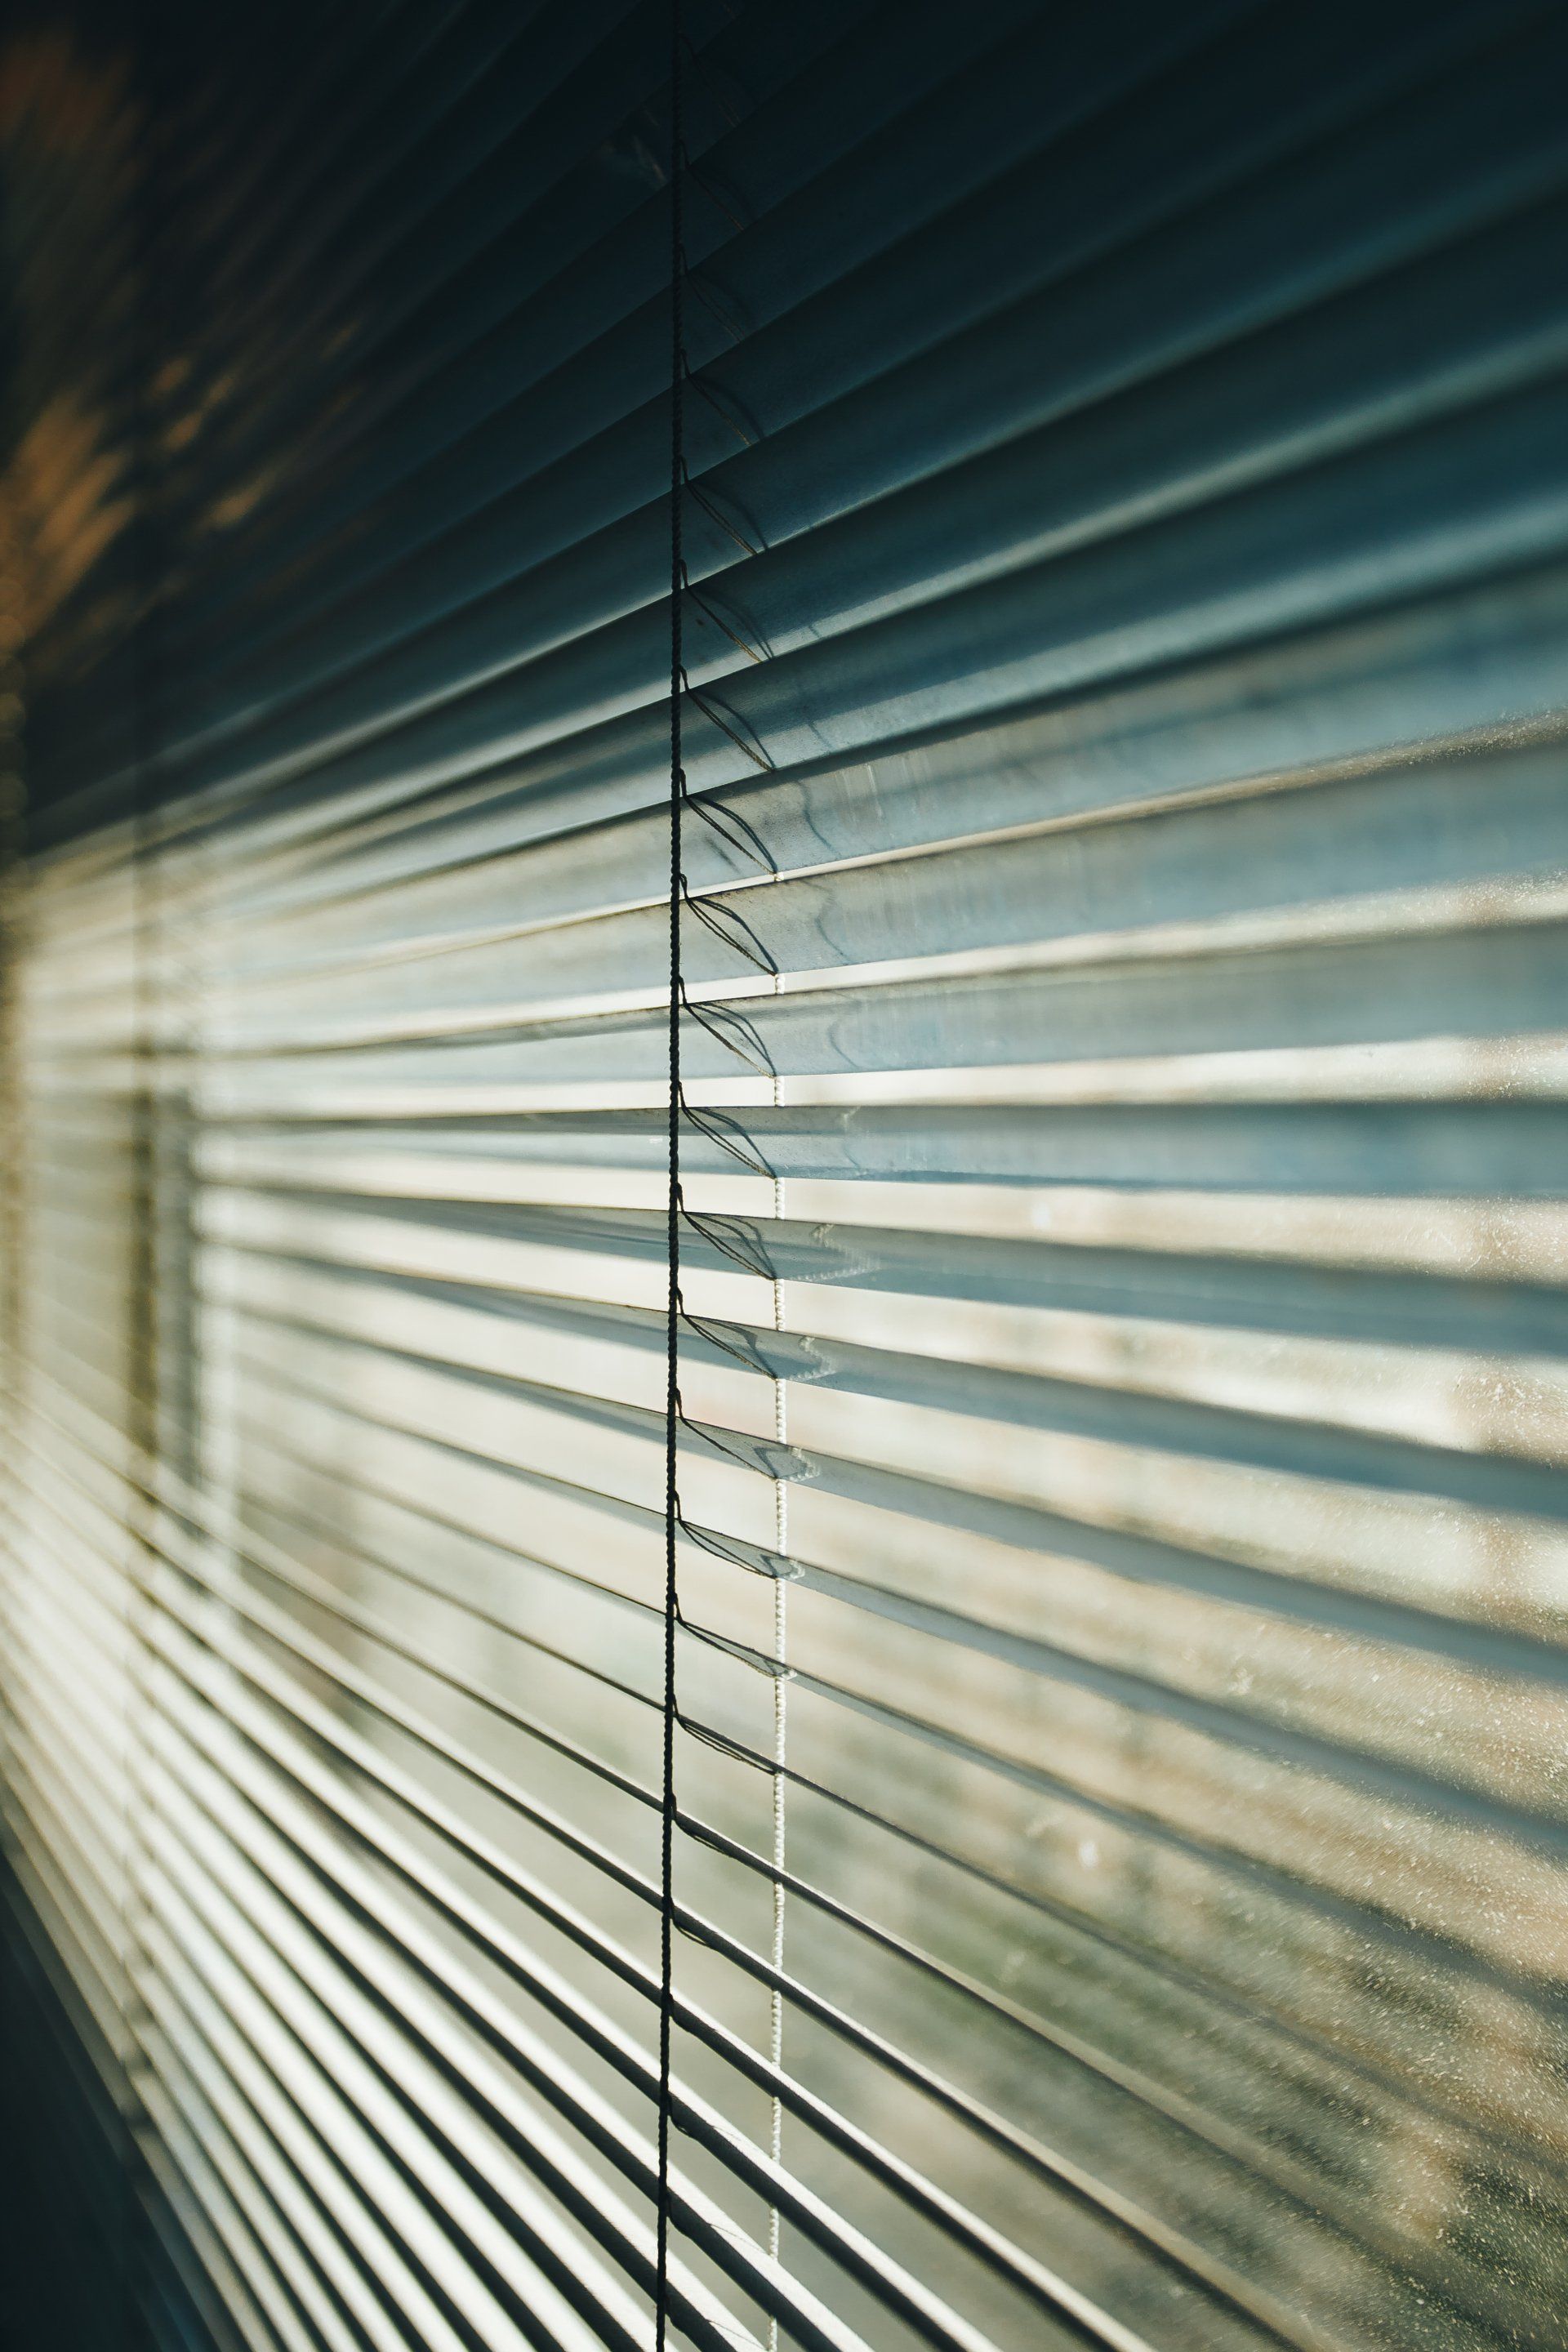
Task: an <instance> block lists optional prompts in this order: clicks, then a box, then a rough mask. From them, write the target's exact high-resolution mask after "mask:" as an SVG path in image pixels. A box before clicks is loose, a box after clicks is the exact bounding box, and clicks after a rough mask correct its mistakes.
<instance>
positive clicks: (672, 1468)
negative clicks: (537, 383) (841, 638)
mask: <svg viewBox="0 0 1568 2352" xmlns="http://www.w3.org/2000/svg"><path fill="white" fill-rule="evenodd" d="M684 30H685V28H684V26H683V24H682V21H681V0H670V7H669V1136H668V1148H669V1195H668V1212H667V1216H666V1229H665V1237H666V1246H667V1249H668V1259H669V1286H668V1295H667V1298H666V1303H665V1400H664V1805H663V1816H662V1820H661V1822H660V1840H659V1843H660V1852H659V1887H660V1895H661V1902H660V1908H659V2012H658V2273H657V2284H656V2288H655V2302H654V2341H655V2346H656V2352H665V2346H666V2343H667V2341H668V2334H669V2202H670V2200H669V2116H670V2062H671V2054H672V2053H671V2046H670V2045H671V2024H672V2011H673V2008H674V1998H675V1980H674V1969H675V1947H674V1923H675V1708H676V1676H675V1664H676V1658H675V1645H676V1622H677V1615H678V1609H679V1592H678V1590H677V1583H676V1542H677V1531H678V1528H679V1518H680V1498H679V1489H678V1474H679V1461H678V1451H679V1436H680V894H681V881H680V873H681V838H680V817H681V801H682V797H683V795H684V793H685V790H686V775H685V771H684V769H683V767H682V765H681V748H682V747H681V706H680V697H681V689H682V674H683V670H684V666H685V646H684V643H683V636H682V621H683V614H682V606H681V597H682V585H683V573H684V562H683V555H682V547H681V480H682V475H683V472H684V464H685V426H686V418H685V392H686V303H685V287H684V282H683V281H684V278H685V270H686V251H685V220H684V217H683V195H684V191H683V187H682V171H683V165H684V146H683V131H684V125H683V122H682V119H681V112H682V110H681V100H682V97H683V95H684V92H683V87H682V74H683V66H684V55H683V43H684Z"/></svg>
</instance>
